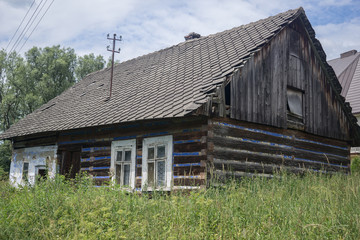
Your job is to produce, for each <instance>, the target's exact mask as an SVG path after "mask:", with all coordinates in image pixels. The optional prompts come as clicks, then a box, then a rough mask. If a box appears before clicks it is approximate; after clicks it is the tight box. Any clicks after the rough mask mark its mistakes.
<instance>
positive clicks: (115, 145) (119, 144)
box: [110, 139, 136, 189]
mask: <svg viewBox="0 0 360 240" xmlns="http://www.w3.org/2000/svg"><path fill="white" fill-rule="evenodd" d="M124 148H130V149H131V160H130V176H129V178H130V179H129V186H130V188H131V189H134V188H135V170H136V139H131V140H121V141H113V142H112V143H111V167H110V168H111V169H110V171H111V172H112V173H113V176H112V179H111V180H112V181H113V182H114V183H115V182H116V169H115V164H116V157H117V151H118V150H120V149H124Z"/></svg>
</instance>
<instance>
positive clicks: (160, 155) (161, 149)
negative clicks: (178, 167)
mask: <svg viewBox="0 0 360 240" xmlns="http://www.w3.org/2000/svg"><path fill="white" fill-rule="evenodd" d="M163 157H165V145H161V146H157V155H156V158H163Z"/></svg>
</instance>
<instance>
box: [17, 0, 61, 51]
mask: <svg viewBox="0 0 360 240" xmlns="http://www.w3.org/2000/svg"><path fill="white" fill-rule="evenodd" d="M54 1H55V0H52V2H51V3H50V4H49V6H48V7H47V9H46V10H45V12H44V14H43V15H42V16H41V18H40V20H39V21H38V22H37V24H36V25H35V27H34V28H33V30H32V31H31V33H30V34H29V36H28V37H27V38H26V40H25V42H24V43H23V45H22V46H21V48H20V49H19V52H20V51H21V49H22V48H23V47H24V45H25V44H26V42H27V41H28V40H29V38H30V37H31V35H32V34H33V32H34V31H35V29H36V27H37V26H38V25H39V23H40V22H41V20H42V19H43V18H44V16H45V14H46V13H47V12H48V10H49V8H50V7H51V5H52V4H53V2H54Z"/></svg>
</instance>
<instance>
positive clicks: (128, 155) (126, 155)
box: [124, 150, 131, 162]
mask: <svg viewBox="0 0 360 240" xmlns="http://www.w3.org/2000/svg"><path fill="white" fill-rule="evenodd" d="M124 161H129V162H130V161H131V150H130V151H129V150H126V151H125V160H124Z"/></svg>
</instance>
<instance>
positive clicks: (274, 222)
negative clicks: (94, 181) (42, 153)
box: [0, 174, 360, 239]
mask: <svg viewBox="0 0 360 240" xmlns="http://www.w3.org/2000/svg"><path fill="white" fill-rule="evenodd" d="M78 181H80V183H78V184H77V185H74V184H73V183H69V182H66V181H64V180H63V179H62V178H61V177H60V178H57V179H56V180H54V181H46V182H41V183H40V184H38V185H37V186H35V187H33V188H23V189H15V188H12V187H9V185H8V184H7V183H4V182H3V183H1V184H0V196H1V197H0V199H1V200H0V210H1V213H0V228H1V231H0V239H360V176H359V175H357V176H344V175H336V176H331V177H329V176H316V175H311V174H309V175H306V176H305V177H302V178H300V177H297V176H292V175H285V174H284V175H281V177H280V176H277V177H276V178H274V179H272V180H266V179H260V178H258V179H246V180H244V181H242V182H241V183H236V182H229V183H228V184H226V185H225V186H224V187H221V188H220V187H218V188H214V187H213V188H209V189H207V190H200V191H193V192H191V193H187V194H184V193H180V192H178V193H174V194H172V195H164V194H161V193H155V194H153V195H152V196H151V197H150V196H149V195H145V194H143V195H139V194H128V193H126V192H124V191H121V190H119V189H109V188H105V187H102V188H95V187H93V186H92V185H91V184H90V183H88V182H87V181H86V179H80V180H79V179H78Z"/></svg>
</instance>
